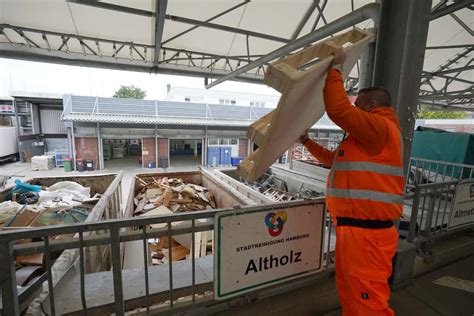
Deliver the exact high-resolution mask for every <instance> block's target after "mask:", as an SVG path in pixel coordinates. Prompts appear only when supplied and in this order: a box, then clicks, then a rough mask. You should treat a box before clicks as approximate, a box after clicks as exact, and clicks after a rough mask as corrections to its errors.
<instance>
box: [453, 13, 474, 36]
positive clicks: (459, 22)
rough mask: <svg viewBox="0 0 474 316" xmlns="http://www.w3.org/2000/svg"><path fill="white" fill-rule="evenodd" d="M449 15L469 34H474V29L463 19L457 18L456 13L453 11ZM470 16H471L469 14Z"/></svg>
mask: <svg viewBox="0 0 474 316" xmlns="http://www.w3.org/2000/svg"><path fill="white" fill-rule="evenodd" d="M450 16H451V17H452V18H453V19H454V20H456V22H458V24H459V25H461V26H462V27H463V28H464V29H465V30H466V31H467V32H468V33H469V35H471V36H474V31H473V30H472V29H471V28H470V27H469V25H467V24H466V23H464V21H463V20H461V18H459V17H458V16H457V15H456V14H454V13H451V14H450ZM471 18H472V16H471Z"/></svg>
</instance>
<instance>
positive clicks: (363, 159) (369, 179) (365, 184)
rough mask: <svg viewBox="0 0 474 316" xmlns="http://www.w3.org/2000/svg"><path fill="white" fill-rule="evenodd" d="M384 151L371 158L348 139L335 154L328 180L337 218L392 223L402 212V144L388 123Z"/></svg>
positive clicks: (330, 206)
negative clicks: (391, 220) (390, 221)
mask: <svg viewBox="0 0 474 316" xmlns="http://www.w3.org/2000/svg"><path fill="white" fill-rule="evenodd" d="M386 121H387V125H388V127H389V128H388V136H387V141H386V143H385V147H384V148H383V150H382V151H381V152H380V153H379V154H377V155H375V156H369V155H368V154H367V153H365V152H363V151H361V150H360V148H359V146H358V145H357V141H356V140H355V139H354V138H353V137H351V136H350V135H349V137H348V138H347V139H346V140H344V141H343V142H342V143H341V145H340V146H339V148H338V149H337V151H336V153H335V157H334V160H333V164H332V167H331V172H330V173H329V176H328V180H327V185H326V187H327V192H326V202H327V206H328V209H329V211H330V212H331V213H332V215H333V216H336V217H338V216H339V217H352V218H359V219H370V220H377V219H379V220H389V219H396V218H398V217H400V215H401V213H402V208H403V190H404V177H403V156H402V155H403V148H402V146H403V142H402V140H401V134H400V131H399V130H398V128H397V126H396V125H395V124H393V123H392V122H390V120H386Z"/></svg>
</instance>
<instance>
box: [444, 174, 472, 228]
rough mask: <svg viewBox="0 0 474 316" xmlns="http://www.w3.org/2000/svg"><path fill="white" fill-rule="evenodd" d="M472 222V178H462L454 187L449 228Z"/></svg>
mask: <svg viewBox="0 0 474 316" xmlns="http://www.w3.org/2000/svg"><path fill="white" fill-rule="evenodd" d="M472 223H474V179H468V180H463V181H461V182H460V183H459V184H458V187H457V188H456V195H455V197H454V206H453V209H452V211H451V218H450V220H449V228H453V227H457V226H461V225H466V224H472Z"/></svg>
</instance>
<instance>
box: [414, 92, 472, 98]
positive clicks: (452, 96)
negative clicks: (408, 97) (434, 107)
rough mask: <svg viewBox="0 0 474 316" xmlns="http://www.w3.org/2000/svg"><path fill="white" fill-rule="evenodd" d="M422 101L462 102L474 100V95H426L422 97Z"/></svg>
mask: <svg viewBox="0 0 474 316" xmlns="http://www.w3.org/2000/svg"><path fill="white" fill-rule="evenodd" d="M420 99H423V100H462V99H468V100H474V94H472V93H471V94H459V95H456V94H446V95H430V94H426V95H423V96H420Z"/></svg>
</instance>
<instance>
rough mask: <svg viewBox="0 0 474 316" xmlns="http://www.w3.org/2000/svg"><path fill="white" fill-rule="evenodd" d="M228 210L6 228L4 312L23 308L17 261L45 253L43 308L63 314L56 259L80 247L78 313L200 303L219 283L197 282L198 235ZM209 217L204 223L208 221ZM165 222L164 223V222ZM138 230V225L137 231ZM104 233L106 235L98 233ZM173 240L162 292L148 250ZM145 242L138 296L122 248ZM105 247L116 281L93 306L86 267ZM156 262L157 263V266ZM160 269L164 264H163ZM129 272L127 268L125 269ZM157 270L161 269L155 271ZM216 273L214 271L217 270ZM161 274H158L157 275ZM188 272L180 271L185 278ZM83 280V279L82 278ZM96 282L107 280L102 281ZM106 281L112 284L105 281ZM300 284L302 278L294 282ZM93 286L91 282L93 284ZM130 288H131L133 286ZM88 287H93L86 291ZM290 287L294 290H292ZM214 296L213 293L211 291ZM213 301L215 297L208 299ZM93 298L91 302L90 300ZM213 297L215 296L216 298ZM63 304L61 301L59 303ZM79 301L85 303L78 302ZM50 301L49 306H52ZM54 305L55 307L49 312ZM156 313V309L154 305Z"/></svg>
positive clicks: (1, 237)
mask: <svg viewBox="0 0 474 316" xmlns="http://www.w3.org/2000/svg"><path fill="white" fill-rule="evenodd" d="M320 204H324V199H321V198H319V199H313V200H305V201H298V202H288V203H279V204H268V205H263V206H258V207H246V208H242V210H249V211H251V210H256V209H258V210H260V211H261V210H269V211H270V210H275V209H280V210H281V209H282V208H287V209H289V208H297V207H301V206H308V205H320ZM220 211H224V210H212V211H196V212H192V213H180V214H173V215H167V216H156V217H143V218H140V217H135V218H129V219H116V220H107V221H102V222H94V223H81V224H76V225H60V226H50V227H45V228H32V229H29V230H18V231H8V232H6V231H4V232H0V278H1V290H2V301H3V310H2V314H3V315H18V314H19V313H20V312H21V311H20V308H19V304H18V291H17V286H16V275H15V260H16V258H17V257H18V256H26V255H33V254H38V253H41V254H44V256H45V259H46V260H45V265H46V271H47V284H48V288H49V304H48V301H45V302H44V304H43V309H45V311H46V312H47V313H50V314H52V315H55V314H58V313H59V314H61V313H63V312H64V310H63V309H61V308H62V307H64V306H62V305H61V304H62V303H61V302H59V301H58V300H57V297H58V295H60V294H63V293H58V289H55V285H54V283H53V275H52V272H51V268H52V264H53V257H54V254H55V253H58V252H61V251H64V250H68V249H74V250H76V251H78V252H79V269H78V270H79V276H78V278H79V281H78V283H79V284H80V296H79V295H78V296H77V297H75V298H74V300H76V301H78V297H80V307H79V310H78V311H76V312H77V313H83V314H87V312H88V311H89V312H99V313H116V314H118V315H123V314H124V313H125V311H126V310H130V309H134V308H138V307H141V308H143V309H145V308H146V313H147V314H148V313H149V312H150V308H151V307H152V306H154V308H155V307H156V304H161V305H160V306H161V311H163V310H176V308H178V307H180V308H183V307H182V306H183V304H187V305H186V306H189V308H192V307H193V304H196V302H197V296H198V294H199V295H201V296H202V295H204V293H205V292H207V293H209V291H212V289H213V286H212V282H203V281H202V280H201V281H200V282H196V277H197V272H198V271H197V270H196V261H197V260H199V259H196V258H195V256H194V255H193V254H194V253H195V249H194V248H195V247H196V246H195V233H198V232H204V231H211V230H213V229H214V223H213V219H214V216H215V214H216V213H217V212H220ZM203 220H204V221H203ZM176 222H184V224H183V223H181V225H179V226H175V225H173V223H176ZM156 224H162V226H161V227H158V228H149V227H150V226H151V225H154V227H156ZM158 226H159V225H158ZM137 228H138V229H137ZM326 230H327V233H326V234H325V239H326V240H325V243H324V245H325V246H324V247H325V248H324V249H325V251H324V252H325V256H324V258H323V260H325V264H324V267H325V268H328V267H330V266H331V262H332V258H333V253H332V250H333V249H334V245H333V244H332V241H331V240H332V239H333V238H334V236H333V238H331V235H332V234H333V233H332V231H331V230H332V228H331V223H330V221H329V223H326ZM97 232H101V233H100V234H96V233H97ZM71 234H75V237H65V238H61V239H58V238H55V237H56V236H61V235H71ZM181 234H191V236H192V242H191V249H190V253H191V254H192V255H191V256H190V257H191V260H188V262H189V261H191V263H190V266H191V269H190V271H189V273H190V275H189V285H188V286H184V287H183V286H182V284H181V285H179V286H176V283H175V280H174V276H173V271H174V268H175V267H176V264H177V263H178V262H180V261H175V262H173V261H172V260H171V258H172V249H173V247H172V244H171V242H172V237H173V236H175V235H181ZM166 237H167V238H168V241H167V242H168V257H169V260H168V263H167V264H164V265H162V266H163V267H164V268H167V271H166V269H165V270H162V272H163V271H166V272H167V274H168V277H167V278H165V279H163V280H161V281H162V282H159V283H160V284H166V283H167V286H166V289H165V291H162V292H156V287H155V291H152V290H151V288H150V270H151V268H152V267H151V266H150V265H149V249H148V240H149V239H150V238H166ZM30 239H34V240H41V241H36V242H27V243H18V242H19V241H24V240H30ZM140 240H141V241H142V245H143V274H144V278H143V282H144V284H143V286H144V289H142V290H141V291H140V293H143V294H140V293H139V294H138V296H137V295H136V296H133V295H132V296H130V295H131V294H130V292H127V293H125V292H124V287H125V286H124V281H123V271H122V263H123V260H122V255H121V254H122V251H121V246H122V245H121V243H124V242H130V241H140ZM99 245H103V246H106V247H110V250H111V252H110V257H111V262H112V271H110V272H109V271H108V272H101V275H102V277H103V278H109V281H110V280H111V284H112V285H113V292H112V289H109V290H110V291H111V294H110V297H108V298H107V299H108V301H101V302H100V303H101V306H97V305H99V304H97V305H96V304H92V303H91V302H90V301H91V295H94V293H91V292H92V291H93V289H92V288H93V287H91V284H87V283H88V282H86V279H87V280H89V282H91V279H90V278H88V277H86V276H87V274H86V269H85V252H86V249H87V248H89V247H96V246H99ZM155 267H156V266H153V268H155ZM158 267H160V266H158ZM124 271H125V270H124ZM153 271H154V272H156V270H153ZM211 275H212V270H211ZM154 277H155V276H154ZM182 277H183V276H182V275H180V278H182ZM76 280H77V279H76ZM92 281H96V282H99V283H100V282H101V280H94V278H92ZM102 282H103V283H107V282H106V281H103V279H102ZM292 282H297V280H295V281H292ZM88 285H89V286H88ZM127 286H130V285H128V284H127ZM86 288H87V291H86ZM288 290H289V289H288ZM208 296H209V295H208ZM183 298H187V300H188V301H189V302H191V304H189V302H187V303H182V302H183ZM208 299H209V297H208ZM88 300H89V301H88ZM211 300H212V299H211ZM58 302H59V303H58ZM78 304H79V303H78ZM48 305H49V306H48ZM48 309H49V310H48ZM154 311H155V312H156V309H154Z"/></svg>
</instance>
